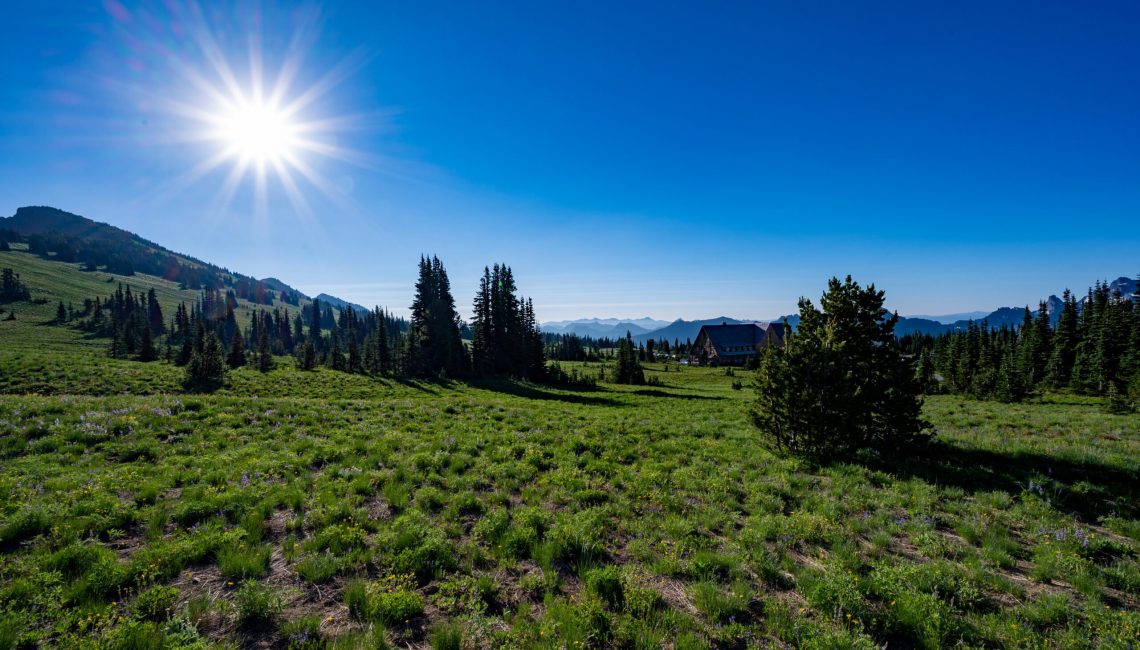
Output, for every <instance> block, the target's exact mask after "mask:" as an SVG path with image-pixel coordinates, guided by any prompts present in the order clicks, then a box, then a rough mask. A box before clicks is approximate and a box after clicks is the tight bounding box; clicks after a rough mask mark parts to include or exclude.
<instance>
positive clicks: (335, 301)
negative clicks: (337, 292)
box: [314, 293, 372, 314]
mask: <svg viewBox="0 0 1140 650" xmlns="http://www.w3.org/2000/svg"><path fill="white" fill-rule="evenodd" d="M314 300H320V301H321V302H322V303H323V304H325V305H328V306H330V307H332V308H333V311H340V310H341V309H344V308H346V307H351V308H352V310H353V311H355V312H356V313H358V314H367V313H368V312H370V311H372V310H371V309H368V308H367V307H364V306H363V305H358V304H356V303H354V302H348V301H347V300H343V299H341V298H337V297H336V296H330V295H329V294H327V293H322V294H318V295H317V297H316V298H314ZM321 311H324V309H321Z"/></svg>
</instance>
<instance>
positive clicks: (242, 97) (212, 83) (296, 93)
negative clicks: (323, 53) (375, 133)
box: [165, 4, 371, 216]
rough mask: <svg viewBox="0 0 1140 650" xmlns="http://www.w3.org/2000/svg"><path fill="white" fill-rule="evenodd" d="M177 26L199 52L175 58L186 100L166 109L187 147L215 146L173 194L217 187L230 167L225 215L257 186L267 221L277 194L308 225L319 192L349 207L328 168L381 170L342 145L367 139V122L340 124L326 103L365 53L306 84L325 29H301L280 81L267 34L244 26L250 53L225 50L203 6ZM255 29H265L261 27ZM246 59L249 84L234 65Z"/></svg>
mask: <svg viewBox="0 0 1140 650" xmlns="http://www.w3.org/2000/svg"><path fill="white" fill-rule="evenodd" d="M174 19H175V20H176V21H177V23H178V24H180V25H183V26H184V30H185V33H186V35H187V36H188V37H189V38H188V39H187V42H189V43H192V44H193V46H194V47H193V50H194V51H193V54H192V55H189V56H188V55H187V54H186V52H184V51H182V52H177V53H175V52H168V53H167V55H168V60H170V61H173V62H174V63H173V70H174V72H175V73H176V75H177V77H178V79H179V81H180V83H181V84H182V85H183V86H184V91H183V92H173V93H170V95H169V96H168V97H166V98H165V103H166V104H167V106H168V107H169V108H170V110H171V112H172V113H173V114H174V115H176V116H177V117H179V118H180V119H182V120H183V121H184V123H185V124H186V126H185V129H184V133H183V136H182V137H181V138H179V139H180V140H181V141H183V142H187V143H191V144H197V145H202V144H206V145H208V146H207V147H205V148H203V147H198V148H197V149H196V150H197V151H201V152H203V155H202V158H201V159H200V160H199V161H198V162H197V163H196V164H194V165H192V166H191V167H190V168H189V169H188V170H186V171H185V172H184V173H182V174H181V175H179V176H178V177H177V178H176V179H175V181H174V182H173V183H171V189H172V190H174V191H179V190H181V189H183V188H185V187H188V186H190V185H194V184H197V183H199V182H202V181H203V180H204V179H207V178H212V177H215V176H216V175H217V174H218V172H220V171H221V170H224V169H225V168H226V166H227V165H228V166H229V171H228V173H224V172H223V173H224V180H223V181H222V183H221V185H220V187H219V188H218V190H217V194H216V198H215V201H216V203H217V204H218V206H217V207H218V208H219V209H220V211H221V212H225V211H226V210H227V209H228V208H229V206H230V204H231V202H232V200H233V198H234V196H235V195H236V194H237V193H238V191H239V190H240V189H241V188H242V187H245V186H246V185H247V184H249V185H251V187H252V190H253V196H254V208H255V213H256V214H258V215H259V216H265V214H266V211H267V204H268V199H269V195H270V193H271V192H276V191H281V192H282V193H283V194H284V196H285V197H286V198H287V200H288V202H289V204H291V206H292V207H293V209H294V211H295V212H296V213H297V214H299V215H301V216H309V215H310V214H311V213H312V209H311V208H310V203H309V200H308V198H307V196H308V195H309V194H310V191H309V190H311V189H315V190H317V191H318V192H319V193H320V194H321V195H323V196H324V197H326V198H328V199H330V200H331V201H332V202H333V203H338V204H339V203H341V202H343V200H344V196H343V192H342V191H340V190H339V189H338V183H336V182H334V181H333V180H331V179H330V178H328V177H327V176H326V174H325V173H324V172H323V171H322V170H321V167H322V165H321V164H319V162H320V161H322V160H323V161H335V162H342V163H343V162H348V163H351V164H355V165H362V166H365V167H369V166H371V165H370V157H369V156H366V155H364V154H362V153H360V152H358V151H355V150H352V149H350V148H348V147H345V146H344V145H342V144H341V142H342V141H344V139H345V138H344V136H345V135H346V134H347V133H348V132H350V131H354V130H363V128H364V126H363V122H364V120H362V119H360V118H358V117H352V116H345V115H339V116H337V115H331V114H330V113H331V110H330V109H329V107H328V106H327V104H328V102H325V101H324V100H326V99H327V96H328V95H329V93H330V91H332V90H333V89H334V88H336V87H337V86H338V85H339V84H341V83H342V82H344V81H345V80H346V79H347V78H349V77H350V76H351V75H352V73H353V72H355V71H356V70H357V69H358V68H359V67H360V66H361V65H362V64H363V59H364V57H362V56H361V54H360V53H359V52H357V53H355V54H353V55H350V56H347V57H345V58H344V59H341V60H340V61H339V62H338V63H337V64H335V65H331V66H325V67H324V70H323V72H322V73H319V74H318V75H314V76H313V77H312V79H313V80H312V81H311V82H309V83H307V84H302V83H301V82H300V79H301V78H302V77H303V76H304V75H303V73H304V72H305V71H306V67H318V66H316V65H313V66H307V65H306V64H308V63H309V62H310V56H309V55H310V53H311V52H312V48H313V45H314V42H315V40H316V31H317V27H318V26H319V24H320V20H319V16H317V15H316V14H312V15H306V16H303V17H301V19H299V20H295V21H294V27H293V29H294V32H293V35H292V38H291V39H290V40H289V45H288V47H287V48H285V50H284V55H283V57H282V58H281V60H280V61H279V62H278V65H277V66H276V68H275V69H274V70H272V71H270V70H269V68H270V67H271V66H269V65H267V64H266V62H265V60H264V59H263V56H262V47H261V38H260V30H259V28H256V27H242V26H239V27H238V28H237V29H236V31H237V32H238V33H241V34H243V35H244V36H246V41H247V46H246V47H245V48H240V49H237V50H234V49H232V48H231V49H225V48H223V47H222V46H221V45H220V44H219V39H218V38H217V37H216V36H215V31H214V29H212V28H211V27H210V25H209V24H208V22H207V20H206V19H205V17H204V16H203V13H202V10H201V8H200V7H198V6H197V5H196V4H189V5H187V8H186V9H185V10H184V11H183V13H181V14H179V15H177V16H175V17H174ZM248 22H249V23H250V24H251V25H255V26H257V25H259V24H260V22H261V17H260V16H253V17H252V18H251V20H249V21H248ZM231 31H235V30H231ZM230 36H232V34H230ZM230 40H232V39H230ZM243 57H244V58H246V59H248V66H244V68H245V70H246V72H245V74H239V71H240V70H242V69H243V66H240V65H233V62H234V61H235V60H240V59H241V58H243ZM271 73H272V74H271ZM269 80H271V83H267V81H269Z"/></svg>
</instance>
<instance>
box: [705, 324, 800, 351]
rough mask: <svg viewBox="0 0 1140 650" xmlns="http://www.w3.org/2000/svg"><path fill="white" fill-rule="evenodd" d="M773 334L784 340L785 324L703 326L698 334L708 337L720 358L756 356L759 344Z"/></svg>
mask: <svg viewBox="0 0 1140 650" xmlns="http://www.w3.org/2000/svg"><path fill="white" fill-rule="evenodd" d="M769 332H771V334H772V336H773V337H774V338H776V339H777V340H779V341H781V342H782V341H783V340H784V324H783V323H740V324H732V325H729V324H727V323H722V324H720V325H703V326H701V331H700V332H699V333H698V334H697V338H698V339H700V336H701V334H704V335H705V336H707V337H708V339H709V342H710V343H712V344H713V347H714V348H715V349H716V353H717V355H718V356H731V355H734V354H754V353H755V352H756V346H757V344H759V343H761V342H763V341H764V340H765V338H766V337H767V336H768V333H769Z"/></svg>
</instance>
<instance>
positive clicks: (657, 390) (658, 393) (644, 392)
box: [633, 388, 724, 400]
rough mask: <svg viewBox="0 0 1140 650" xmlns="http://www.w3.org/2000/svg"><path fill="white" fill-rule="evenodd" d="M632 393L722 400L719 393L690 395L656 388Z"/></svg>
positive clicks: (675, 397)
mask: <svg viewBox="0 0 1140 650" xmlns="http://www.w3.org/2000/svg"><path fill="white" fill-rule="evenodd" d="M633 394H634V395H642V396H645V397H672V398H674V399H690V400H692V399H695V400H722V399H724V398H723V397H721V396H720V395H692V394H690V393H669V392H666V391H663V390H660V389H657V388H642V389H641V390H635V391H633Z"/></svg>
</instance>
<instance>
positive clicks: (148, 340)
mask: <svg viewBox="0 0 1140 650" xmlns="http://www.w3.org/2000/svg"><path fill="white" fill-rule="evenodd" d="M157 359H158V350H156V349H155V347H154V336H152V335H151V333H150V328H149V327H143V328H142V341H141V342H140V343H139V361H155V360H157Z"/></svg>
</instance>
